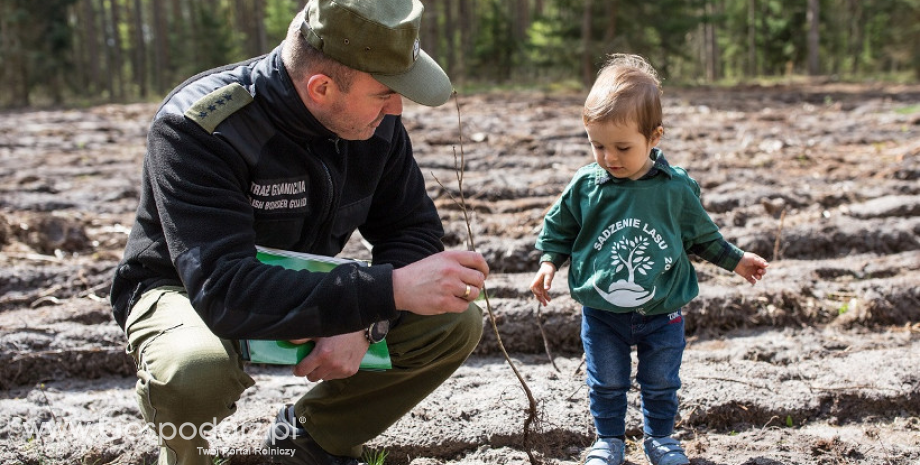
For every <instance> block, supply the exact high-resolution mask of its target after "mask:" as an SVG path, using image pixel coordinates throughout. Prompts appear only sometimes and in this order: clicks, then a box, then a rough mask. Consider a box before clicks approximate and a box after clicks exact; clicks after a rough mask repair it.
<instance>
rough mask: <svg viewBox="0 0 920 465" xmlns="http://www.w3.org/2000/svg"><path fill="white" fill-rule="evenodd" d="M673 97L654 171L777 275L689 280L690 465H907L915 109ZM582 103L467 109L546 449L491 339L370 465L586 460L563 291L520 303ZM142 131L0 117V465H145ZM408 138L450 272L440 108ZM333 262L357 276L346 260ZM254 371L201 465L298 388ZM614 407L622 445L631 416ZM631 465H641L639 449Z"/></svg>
mask: <svg viewBox="0 0 920 465" xmlns="http://www.w3.org/2000/svg"><path fill="white" fill-rule="evenodd" d="M665 97H666V98H665V104H666V116H665V125H666V128H667V133H666V135H665V140H664V141H663V142H662V148H663V149H664V151H665V153H666V154H667V156H668V158H669V160H670V161H671V162H672V163H674V164H678V165H681V166H683V167H685V168H687V169H688V171H689V172H690V174H691V175H692V176H693V177H694V178H695V179H697V180H698V181H699V182H700V184H701V185H702V187H703V201H704V204H705V205H706V207H707V208H708V210H709V211H710V212H711V214H712V216H713V217H714V219H715V220H716V221H717V223H719V224H720V225H721V226H722V228H723V232H724V234H725V235H726V237H727V238H728V239H729V240H731V241H733V242H735V243H737V244H738V245H739V246H741V247H742V248H744V249H746V250H750V251H753V252H756V253H758V254H760V255H762V256H764V257H766V258H767V259H769V260H771V261H772V265H771V267H770V269H769V273H768V275H767V278H766V280H764V281H763V282H761V283H759V284H758V285H757V286H754V287H751V286H749V285H747V284H746V283H744V282H743V281H742V280H741V279H740V278H738V277H736V276H733V275H732V274H730V273H728V272H725V271H723V270H721V269H718V268H715V267H713V266H711V265H709V264H707V263H702V262H701V263H697V270H698V274H699V277H700V281H701V288H702V291H701V295H700V296H699V298H697V299H696V300H695V301H694V302H692V303H691V304H690V305H688V307H687V308H686V309H685V315H686V317H685V318H686V321H687V332H688V337H689V341H690V343H689V346H688V349H687V352H686V355H685V361H684V365H683V369H682V378H683V382H684V387H683V388H682V389H681V391H680V398H681V410H680V418H679V422H678V428H677V431H678V436H679V437H680V438H681V439H682V440H683V441H684V445H685V446H686V448H687V450H688V452H689V453H690V455H691V461H692V463H693V464H695V465H704V464H705V465H716V464H718V465H722V464H745V465H755V464H756V465H779V464H784V465H792V464H826V465H832V464H833V465H837V464H865V465H908V464H920V368H918V367H920V107H918V103H920V87H917V86H911V87H882V86H826V85H825V86H818V87H815V86H808V87H776V88H738V89H712V90H707V89H694V90H673V91H668V92H667V93H666V96H665ZM583 98H584V96H583V95H575V94H572V95H547V94H541V93H515V94H483V95H472V96H461V97H460V106H461V110H462V120H463V135H464V139H463V144H462V149H463V155H464V160H465V171H464V175H465V176H464V191H465V192H464V193H465V195H466V198H467V199H468V202H469V203H470V205H471V206H472V208H473V212H474V214H473V231H474V236H475V238H476V245H477V249H478V250H479V251H480V252H482V253H483V254H484V255H486V257H487V258H488V260H489V262H490V265H491V267H492V269H493V274H492V276H491V277H490V279H489V283H488V284H489V292H490V295H491V299H490V302H491V304H492V307H493V310H494V313H495V316H496V323H497V327H498V330H499V333H500V334H501V338H502V342H503V343H504V346H505V348H506V349H507V350H508V351H509V352H510V354H511V357H512V359H513V360H514V361H515V365H516V366H517V368H518V369H519V370H520V372H521V373H522V375H523V376H524V377H525V379H526V380H527V383H528V386H529V387H530V389H531V390H532V391H533V393H534V396H535V397H536V399H537V401H538V402H539V407H540V409H539V420H540V422H539V425H538V426H539V429H538V430H537V433H538V434H537V435H536V437H534V438H533V439H534V440H533V441H532V442H531V443H529V444H527V445H524V444H523V441H524V437H523V435H522V433H523V430H522V426H523V422H524V418H525V416H526V406H527V404H526V399H525V397H524V394H523V391H522V389H521V387H520V385H519V384H518V382H517V380H516V378H515V377H514V375H513V374H512V371H511V369H510V368H509V366H508V364H507V363H506V362H505V360H504V358H503V357H502V356H501V354H500V352H499V350H498V343H497V338H496V336H495V335H494V333H493V332H492V331H491V329H489V328H490V326H487V331H486V335H485V336H484V337H483V340H482V342H481V344H480V346H479V348H478V350H477V352H476V353H475V354H474V356H473V357H472V358H471V359H470V360H469V362H468V363H467V364H466V365H465V366H463V367H462V368H461V369H460V370H459V371H458V372H457V373H456V374H455V375H454V376H453V377H452V378H451V379H450V380H449V381H448V382H447V383H446V384H444V385H443V386H442V387H441V388H439V389H438V390H437V391H436V392H435V393H434V394H433V395H432V396H431V397H430V398H429V399H427V400H426V401H424V402H423V403H422V404H420V405H419V406H418V407H417V408H415V409H414V410H413V411H412V412H411V414H409V415H408V416H406V417H405V418H404V419H403V420H401V421H400V422H398V423H397V424H396V425H394V426H393V427H392V428H391V429H390V430H388V431H387V432H386V433H385V434H384V435H382V436H381V437H379V438H378V439H377V440H375V441H374V442H373V443H372V444H371V446H372V447H375V448H380V449H384V450H386V451H387V452H388V454H389V456H388V458H387V463H390V464H407V463H411V464H414V465H428V464H435V463H445V464H479V463H489V464H492V463H494V464H524V463H529V459H528V456H527V451H528V450H530V451H532V452H533V453H534V454H535V456H536V457H537V458H539V459H540V461H542V462H543V463H547V464H576V463H579V462H580V461H581V454H582V451H583V449H584V448H585V447H586V446H588V445H589V444H590V443H591V442H592V441H593V439H594V438H593V432H592V426H591V419H590V415H589V413H588V405H587V390H586V388H585V386H584V377H585V375H584V367H583V366H582V364H581V346H580V341H579V332H578V330H579V324H580V315H579V310H580V309H579V306H578V305H577V304H576V303H575V302H574V301H573V300H571V299H570V298H569V297H568V296H567V293H566V292H565V289H564V287H565V286H564V285H563V284H564V283H565V280H564V275H563V276H561V277H560V279H557V288H556V291H557V292H556V295H557V297H556V299H555V300H554V301H553V303H552V305H551V306H549V307H547V308H545V309H542V310H540V311H539V313H538V309H537V307H536V305H535V301H534V300H533V298H532V296H531V295H530V294H529V292H528V289H527V287H528V284H529V282H530V280H531V278H532V274H533V272H534V271H535V270H536V267H537V263H536V260H537V258H538V256H537V254H536V252H534V250H533V243H534V239H535V237H536V234H537V233H538V231H539V229H540V227H541V220H542V216H543V213H544V211H545V209H546V208H547V207H548V206H549V205H550V204H551V202H552V201H553V199H554V198H555V196H556V195H558V193H559V192H560V191H561V189H562V188H563V186H564V185H565V184H566V183H567V182H568V180H569V179H570V177H571V175H572V173H573V172H574V171H575V169H577V168H578V167H579V166H582V165H583V164H586V163H588V162H589V161H590V160H589V155H588V152H587V144H586V140H585V136H584V133H583V129H582V127H581V124H580V106H581V103H582V102H583ZM154 109H155V107H154V106H152V105H121V106H99V107H94V108H88V109H84V110H59V111H47V110H44V111H24V112H7V113H0V247H2V248H0V445H2V446H0V463H4V464H18V463H23V464H49V463H55V464H103V463H151V462H153V461H154V460H155V453H156V447H155V444H154V439H153V434H152V433H150V432H145V431H143V421H142V419H141V418H140V415H139V413H138V411H137V408H136V405H135V402H134V394H133V385H134V378H133V374H134V367H133V366H132V363H131V362H130V360H129V359H128V358H127V356H126V355H125V354H124V350H123V344H124V336H123V335H122V334H121V332H120V330H119V328H118V327H117V326H116V325H115V323H114V322H113V321H112V319H111V317H110V313H109V306H108V302H107V298H106V294H107V290H108V285H109V279H110V277H111V274H112V270H113V268H114V266H115V265H116V263H117V261H118V259H119V257H120V255H121V252H122V249H123V247H124V243H125V240H126V238H127V232H128V230H129V228H130V227H131V224H132V220H133V212H134V208H135V206H136V202H137V196H138V184H139V178H140V176H139V175H140V165H141V162H142V158H143V153H144V136H145V131H146V126H147V123H148V121H149V119H150V117H151V116H152V114H153V112H154ZM404 118H405V121H406V124H407V126H408V127H409V128H410V132H411V133H412V135H413V138H414V145H415V148H416V152H417V158H418V160H419V163H420V165H421V166H422V170H423V171H424V173H425V174H426V176H428V177H429V192H430V193H431V195H432V196H433V197H434V198H435V199H436V201H437V203H438V205H439V207H440V209H441V212H442V216H443V219H444V224H445V227H446V228H447V230H448V235H447V238H446V243H447V245H448V247H450V248H463V247H465V244H464V240H465V238H466V236H467V234H466V226H465V224H464V222H463V220H462V218H461V213H460V211H459V209H458V208H457V207H456V205H455V204H454V203H453V201H452V200H451V199H450V195H449V193H452V194H454V195H456V193H457V192H456V177H455V175H456V171H455V169H454V167H455V159H454V153H455V150H457V151H459V149H460V147H461V146H460V145H459V144H458V121H457V111H456V108H455V107H454V105H453V104H448V105H445V106H443V107H441V108H436V109H429V108H425V107H418V106H409V105H407V107H406V111H405V116H404ZM436 179H439V180H441V182H442V183H443V185H440V184H439V183H438V182H437V181H436ZM448 191H450V192H448ZM348 252H349V254H351V255H361V254H362V253H366V251H364V249H363V248H362V246H361V244H360V241H359V240H358V238H355V240H353V241H352V243H351V244H350V245H349V250H348ZM563 271H565V268H564V269H563ZM540 322H542V326H543V328H544V330H545V333H546V338H545V342H546V343H545V344H544V338H542V337H541V331H540V325H539V324H538V323H540ZM547 347H548V349H547ZM250 370H251V372H252V374H253V376H254V377H255V378H256V380H257V385H256V386H255V387H254V388H252V389H250V390H249V391H247V392H246V393H245V395H244V398H243V399H242V400H241V401H240V403H239V412H238V413H237V414H236V415H235V416H234V417H231V418H230V419H228V420H227V421H225V422H224V423H223V424H222V425H221V426H220V427H219V428H218V429H217V430H216V434H215V438H214V441H213V442H212V445H213V446H214V449H215V450H216V451H218V452H220V453H221V455H223V456H225V457H228V458H230V460H231V463H234V464H256V463H261V461H262V460H261V457H260V456H259V455H257V454H254V453H253V452H252V450H250V448H252V447H254V446H256V445H257V444H258V443H259V441H260V439H261V437H262V435H263V434H264V432H265V430H266V428H267V426H268V424H269V420H270V417H272V416H273V414H274V412H275V411H276V409H277V408H278V407H279V406H280V405H281V404H283V403H285V402H291V401H292V400H293V399H295V398H296V397H297V396H298V395H299V394H300V393H302V392H303V391H304V390H305V389H307V388H308V385H307V383H306V382H305V381H304V380H303V379H300V378H295V377H293V376H291V375H290V373H289V371H288V370H287V369H285V368H276V367H265V366H252V367H250ZM634 391H635V390H634ZM630 402H631V408H630V410H629V418H628V420H629V427H630V429H629V434H630V435H631V436H640V435H641V416H640V413H639V410H638V398H637V392H633V393H631V397H630ZM627 463H629V464H643V463H646V462H645V459H644V458H643V457H642V454H641V452H640V451H639V450H638V448H637V447H636V444H635V443H633V442H630V449H629V450H628V456H627Z"/></svg>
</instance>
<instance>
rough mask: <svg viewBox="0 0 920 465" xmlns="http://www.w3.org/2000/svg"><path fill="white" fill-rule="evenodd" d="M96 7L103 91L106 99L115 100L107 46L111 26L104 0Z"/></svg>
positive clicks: (99, 1) (113, 78)
mask: <svg viewBox="0 0 920 465" xmlns="http://www.w3.org/2000/svg"><path fill="white" fill-rule="evenodd" d="M97 8H98V10H99V26H100V32H101V38H102V74H103V75H104V76H105V91H106V94H107V95H108V101H109V102H113V101H115V77H114V76H113V73H112V53H111V50H110V47H109V44H110V40H111V36H112V29H113V28H112V27H111V25H110V24H109V20H108V15H106V11H105V0H98V3H97Z"/></svg>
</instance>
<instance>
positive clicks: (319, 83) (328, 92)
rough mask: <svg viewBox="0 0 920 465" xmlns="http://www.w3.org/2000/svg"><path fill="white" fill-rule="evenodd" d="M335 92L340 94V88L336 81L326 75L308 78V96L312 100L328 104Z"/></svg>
mask: <svg viewBox="0 0 920 465" xmlns="http://www.w3.org/2000/svg"><path fill="white" fill-rule="evenodd" d="M335 92H338V86H336V85H335V81H333V80H332V78H330V77H329V76H326V75H325V74H314V75H312V76H310V77H308V78H307V96H308V97H309V98H310V100H312V101H314V102H316V103H318V104H323V103H326V102H327V101H328V100H329V99H330V98H331V97H332V96H333V94H334V93H335Z"/></svg>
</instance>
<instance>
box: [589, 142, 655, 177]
mask: <svg viewBox="0 0 920 465" xmlns="http://www.w3.org/2000/svg"><path fill="white" fill-rule="evenodd" d="M649 158H651V159H652V160H653V161H654V162H655V163H654V164H653V165H652V168H651V169H649V170H648V173H645V174H644V175H643V176H642V177H641V178H639V179H637V181H644V180H646V179H651V178H654V177H655V176H658V174H659V173H662V174H664V175H665V176H667V177H668V179H670V178H672V177H673V175H672V174H671V165H670V163H668V160H666V159H665V158H664V153H663V152H662V151H661V149H659V148H658V147H655V148H652V151H651V152H650V153H649ZM608 181H610V182H612V183H614V184H623V183H627V182H631V181H632V180H631V179H617V178H615V177H613V176H611V175H610V173H608V172H607V170H605V169H603V168H601V167H600V166H598V168H597V173H595V176H594V183H595V184H597V185H601V184H605V183H607V182H608Z"/></svg>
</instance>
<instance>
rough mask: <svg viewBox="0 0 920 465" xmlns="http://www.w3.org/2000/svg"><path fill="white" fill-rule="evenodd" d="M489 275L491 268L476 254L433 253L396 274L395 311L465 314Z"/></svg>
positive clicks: (460, 251)
mask: <svg viewBox="0 0 920 465" xmlns="http://www.w3.org/2000/svg"><path fill="white" fill-rule="evenodd" d="M488 276H489V265H488V264H487V263H486V260H485V259H484V258H483V257H482V255H481V254H479V253H477V252H467V251H462V250H452V251H447V252H441V253H437V254H434V255H432V256H430V257H428V258H425V259H423V260H419V261H417V262H415V263H412V264H410V265H406V266H404V267H402V268H399V269H397V270H394V271H393V296H394V298H395V300H396V308H398V309H400V310H406V311H409V312H412V313H416V314H419V315H439V314H442V313H462V312H464V311H465V310H466V309H467V308H469V305H470V302H472V301H473V300H475V299H476V298H477V297H479V294H480V293H481V292H482V287H483V286H485V281H486V277H488Z"/></svg>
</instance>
